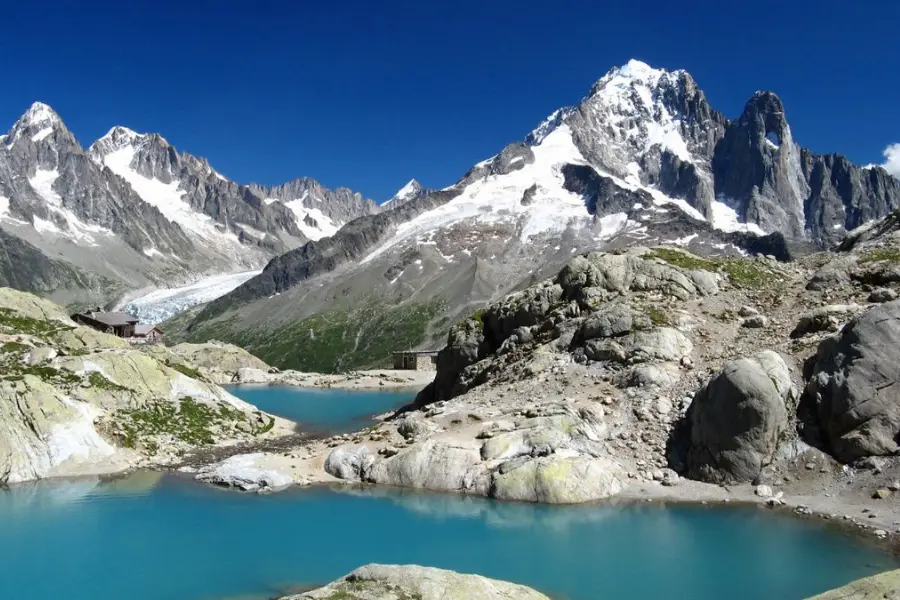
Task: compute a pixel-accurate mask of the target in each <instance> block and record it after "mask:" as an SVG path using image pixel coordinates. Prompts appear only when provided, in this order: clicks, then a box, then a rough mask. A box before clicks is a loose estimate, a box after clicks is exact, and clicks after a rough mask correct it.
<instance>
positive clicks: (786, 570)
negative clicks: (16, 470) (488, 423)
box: [0, 473, 898, 600]
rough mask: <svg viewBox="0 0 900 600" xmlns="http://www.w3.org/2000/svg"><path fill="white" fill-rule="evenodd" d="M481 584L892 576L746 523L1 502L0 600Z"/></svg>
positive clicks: (678, 517) (645, 587) (17, 490)
mask: <svg viewBox="0 0 900 600" xmlns="http://www.w3.org/2000/svg"><path fill="white" fill-rule="evenodd" d="M369 562H382V563H418V564H424V565H432V566H437V567H444V568H450V569H455V570H458V571H463V572H474V573H482V574H484V575H488V576H491V577H497V578H501V579H508V580H511V581H516V582H520V583H524V584H528V585H532V586H534V587H536V588H539V589H541V590H543V591H545V592H546V593H548V594H550V595H551V596H552V597H554V598H557V599H559V600H597V599H601V598H611V599H612V598H629V599H631V600H636V599H645V598H646V599H651V598H652V599H657V598H673V599H680V598H690V599H692V600H704V599H710V600H713V599H715V600H719V599H721V598H729V599H733V600H739V599H744V598H746V599H753V600H757V599H759V598H773V599H778V600H791V599H794V598H804V597H806V596H808V595H811V594H814V593H817V592H821V591H823V590H825V589H827V588H831V587H835V586H838V585H842V584H844V583H847V582H848V581H850V580H852V579H855V578H858V577H862V576H866V575H869V574H872V573H875V572H879V571H883V570H887V569H891V568H897V567H898V563H897V562H896V561H895V560H894V559H893V558H891V557H890V556H887V555H885V554H882V553H880V552H877V551H875V550H874V549H873V548H871V547H869V546H866V545H863V544H861V543H859V542H857V541H855V540H854V539H852V538H849V537H845V536H844V535H843V534H840V533H838V532H836V531H835V530H833V529H830V528H828V527H826V526H824V525H822V524H817V523H812V522H807V521H801V520H795V519H792V518H790V517H788V516H784V515H777V514H773V513H772V512H769V511H767V510H765V509H756V508H738V507H729V508H705V507H699V506H696V507H689V506H669V507H663V506H658V505H653V506H651V505H642V504H639V505H628V506H620V507H613V506H608V505H607V506H604V505H591V506H568V507H550V506H539V505H531V504H518V503H500V502H496V501H490V500H486V499H481V498H466V497H461V496H454V495H444V494H429V493H410V492H400V491H394V490H379V489H371V488H369V489H366V490H357V491H352V490H349V489H345V490H344V491H338V490H336V489H330V488H327V487H314V488H306V489H291V490H287V491H285V492H280V493H277V494H271V495H262V496H259V495H252V494H241V493H236V492H231V491H227V490H221V489H218V488H213V487H208V486H204V485H201V484H197V483H194V482H191V481H188V480H185V479H182V478H180V477H178V476H175V475H165V476H160V475H159V474H155V473H138V474H135V475H134V476H131V477H128V478H125V479H121V480H117V481H112V482H106V483H99V482H98V481H96V480H71V481H45V482H38V483H35V484H29V485H23V486H16V487H14V488H12V489H10V490H7V491H0V598H4V599H6V598H10V599H13V598H14V599H16V600H30V599H34V600H51V599H53V600H59V599H61V598H65V599H66V600H98V599H118V598H128V599H129V600H209V599H225V598H238V597H239V598H242V599H245V600H246V599H247V598H257V597H258V598H268V597H271V596H274V595H278V594H280V593H285V592H287V591H289V588H290V586H291V585H298V584H320V583H324V582H327V581H329V580H332V579H335V578H337V577H339V576H341V575H343V574H345V573H346V572H348V571H350V570H352V569H354V568H355V567H357V566H359V565H362V564H365V563H369Z"/></svg>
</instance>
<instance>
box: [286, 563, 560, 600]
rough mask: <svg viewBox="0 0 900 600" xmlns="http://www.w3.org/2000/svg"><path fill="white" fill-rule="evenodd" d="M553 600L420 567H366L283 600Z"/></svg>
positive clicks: (475, 577) (506, 585)
mask: <svg viewBox="0 0 900 600" xmlns="http://www.w3.org/2000/svg"><path fill="white" fill-rule="evenodd" d="M337 598H343V599H346V600H404V599H406V598H410V599H411V598H416V599H418V600H469V599H473V600H474V599H475V598H478V599H479V600H549V598H548V597H547V596H545V595H544V594H541V593H540V592H537V591H535V590H533V589H531V588H528V587H525V586H523V585H517V584H514V583H507V582H505V581H498V580H496V579H488V578H487V577H482V576H481V575H463V574H460V573H456V572H453V571H446V570H444V569H436V568H434V567H420V566H417V565H402V566H398V565H366V566H364V567H360V568H359V569H356V570H355V571H353V572H352V573H350V574H349V575H345V576H344V577H342V578H341V579H339V580H337V581H335V582H333V583H330V584H328V585H326V586H325V587H323V588H319V589H317V590H313V591H311V592H305V593H303V594H299V595H296V596H286V597H284V598H282V599H281V600H304V599H309V600H314V599H319V600H335V599H337Z"/></svg>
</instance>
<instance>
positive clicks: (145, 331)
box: [134, 323, 162, 335]
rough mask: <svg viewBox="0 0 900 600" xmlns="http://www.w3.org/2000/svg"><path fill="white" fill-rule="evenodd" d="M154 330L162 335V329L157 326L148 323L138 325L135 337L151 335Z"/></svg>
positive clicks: (135, 328) (135, 329)
mask: <svg viewBox="0 0 900 600" xmlns="http://www.w3.org/2000/svg"><path fill="white" fill-rule="evenodd" d="M154 329H155V330H157V331H158V332H160V333H162V329H160V328H159V327H157V326H156V325H150V324H148V323H138V324H137V325H135V326H134V335H149V333H150V332H151V331H153V330H154Z"/></svg>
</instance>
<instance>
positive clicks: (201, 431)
mask: <svg viewBox="0 0 900 600" xmlns="http://www.w3.org/2000/svg"><path fill="white" fill-rule="evenodd" d="M115 419H116V421H117V422H118V423H119V424H120V425H121V434H120V439H121V442H122V445H123V446H125V447H126V448H137V447H139V446H140V447H143V448H144V449H146V450H147V451H148V452H150V451H151V448H152V447H155V445H156V444H157V443H158V442H157V441H156V440H155V438H156V436H158V435H171V436H173V437H174V438H175V439H177V440H179V441H182V442H185V443H188V444H192V445H209V444H213V443H215V435H216V430H217V429H218V428H226V429H227V428H233V427H234V426H235V425H236V424H237V423H239V422H246V421H247V415H246V414H245V413H244V412H242V411H240V410H238V409H236V408H231V407H229V406H225V405H221V406H210V405H207V404H201V403H199V402H197V401H196V400H194V399H193V398H191V397H190V396H185V397H184V398H182V399H181V400H179V402H178V404H175V403H173V402H164V401H163V402H156V403H153V404H150V405H147V406H145V407H142V408H138V409H132V410H121V411H119V412H118V413H116V415H115ZM274 424H275V420H274V419H271V422H270V423H269V424H268V425H265V426H262V427H259V428H255V429H254V430H253V433H255V434H258V433H264V432H265V431H269V430H270V429H272V426H274ZM266 427H268V428H267V429H266Z"/></svg>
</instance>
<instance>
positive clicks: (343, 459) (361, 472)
mask: <svg viewBox="0 0 900 600" xmlns="http://www.w3.org/2000/svg"><path fill="white" fill-rule="evenodd" d="M374 462H375V457H374V456H373V455H372V452H371V450H369V448H368V446H365V445H360V446H356V447H354V448H345V447H340V448H335V449H334V450H332V451H331V453H330V454H329V455H328V458H326V459H325V472H326V473H328V474H329V475H331V476H332V477H337V478H338V479H349V480H352V481H360V480H362V479H363V477H365V474H366V471H367V469H368V468H369V467H371V466H372V463H374Z"/></svg>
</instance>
